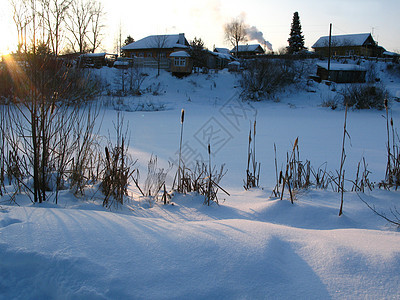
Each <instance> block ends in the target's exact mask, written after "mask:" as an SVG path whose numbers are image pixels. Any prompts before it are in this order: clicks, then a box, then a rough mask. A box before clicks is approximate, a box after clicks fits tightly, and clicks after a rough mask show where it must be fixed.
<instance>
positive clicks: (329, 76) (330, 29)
mask: <svg viewBox="0 0 400 300" xmlns="http://www.w3.org/2000/svg"><path fill="white" fill-rule="evenodd" d="M331 41H332V23H330V24H329V47H328V80H330V79H331V74H330V71H331Z"/></svg>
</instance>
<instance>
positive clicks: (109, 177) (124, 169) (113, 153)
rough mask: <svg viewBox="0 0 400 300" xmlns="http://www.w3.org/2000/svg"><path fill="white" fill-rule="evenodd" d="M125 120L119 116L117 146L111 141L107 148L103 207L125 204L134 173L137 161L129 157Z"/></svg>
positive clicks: (102, 185) (103, 182)
mask: <svg viewBox="0 0 400 300" xmlns="http://www.w3.org/2000/svg"><path fill="white" fill-rule="evenodd" d="M123 127H124V125H123V119H120V116H119V114H118V116H117V124H116V125H115V124H114V128H115V130H116V133H117V141H116V144H115V145H113V144H112V143H111V142H110V141H109V148H110V149H111V150H109V148H108V147H105V167H104V171H103V178H102V182H101V189H102V192H103V194H104V195H105V198H104V200H103V206H105V207H109V206H110V205H111V204H112V203H115V204H116V205H118V204H121V205H122V204H124V196H126V195H128V186H129V182H130V180H131V178H133V173H134V172H135V171H136V169H134V168H133V166H134V165H135V163H136V161H133V160H132V159H131V157H130V156H129V155H128V153H127V152H128V148H129V143H127V142H126V136H127V133H126V132H125V133H122V128H123Z"/></svg>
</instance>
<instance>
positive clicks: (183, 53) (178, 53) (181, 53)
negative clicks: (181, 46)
mask: <svg viewBox="0 0 400 300" xmlns="http://www.w3.org/2000/svg"><path fill="white" fill-rule="evenodd" d="M170 57H190V54H189V53H187V52H186V51H176V52H173V53H171V55H170Z"/></svg>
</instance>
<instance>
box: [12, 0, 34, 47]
mask: <svg viewBox="0 0 400 300" xmlns="http://www.w3.org/2000/svg"><path fill="white" fill-rule="evenodd" d="M10 4H11V6H12V10H13V20H14V23H15V25H16V27H17V33H18V52H21V49H22V47H24V51H25V52H27V43H26V30H27V27H28V25H29V23H31V21H32V15H30V13H29V8H30V5H29V3H28V0H11V1H10Z"/></svg>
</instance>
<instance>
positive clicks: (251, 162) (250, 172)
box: [244, 120, 261, 190]
mask: <svg viewBox="0 0 400 300" xmlns="http://www.w3.org/2000/svg"><path fill="white" fill-rule="evenodd" d="M251 132H252V131H251V124H250V131H249V144H248V148H247V168H246V180H245V181H244V189H245V190H248V189H250V188H254V187H258V182H259V179H260V167H261V164H260V163H257V161H256V120H254V123H253V135H252V134H251Z"/></svg>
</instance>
